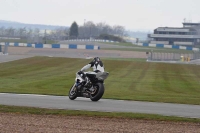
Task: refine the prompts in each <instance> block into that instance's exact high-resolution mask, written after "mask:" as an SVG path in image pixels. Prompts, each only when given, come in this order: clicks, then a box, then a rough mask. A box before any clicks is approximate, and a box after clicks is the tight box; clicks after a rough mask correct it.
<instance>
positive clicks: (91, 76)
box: [69, 72, 109, 101]
mask: <svg viewBox="0 0 200 133" xmlns="http://www.w3.org/2000/svg"><path fill="white" fill-rule="evenodd" d="M108 75H109V73H108V72H98V73H96V72H82V73H80V72H77V73H76V78H75V83H74V85H72V87H71V89H70V90H69V99H71V100H74V99H76V98H77V97H86V98H90V99H91V100H92V101H98V100H99V99H101V97H102V96H103V94H104V90H105V88H104V80H105V79H106V78H107V77H108Z"/></svg>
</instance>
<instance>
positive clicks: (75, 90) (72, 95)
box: [69, 83, 77, 100]
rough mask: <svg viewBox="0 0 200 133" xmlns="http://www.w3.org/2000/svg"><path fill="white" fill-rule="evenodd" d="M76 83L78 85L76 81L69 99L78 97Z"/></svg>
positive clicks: (70, 91)
mask: <svg viewBox="0 0 200 133" xmlns="http://www.w3.org/2000/svg"><path fill="white" fill-rule="evenodd" d="M75 85H76V83H74V85H73V86H72V87H71V89H70V90H69V99H70V100H74V99H76V98H77V89H76V86H75Z"/></svg>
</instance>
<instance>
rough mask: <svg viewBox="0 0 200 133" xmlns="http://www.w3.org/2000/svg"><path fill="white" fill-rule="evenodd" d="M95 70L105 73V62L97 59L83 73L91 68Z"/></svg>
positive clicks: (85, 67)
mask: <svg viewBox="0 0 200 133" xmlns="http://www.w3.org/2000/svg"><path fill="white" fill-rule="evenodd" d="M91 67H92V68H93V71H94V72H96V73H97V72H104V65H103V62H102V61H101V59H100V58H99V57H95V58H94V59H93V60H92V61H91V62H90V63H89V64H87V65H85V66H84V67H83V68H82V69H81V71H85V70H87V69H89V68H91Z"/></svg>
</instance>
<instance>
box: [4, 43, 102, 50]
mask: <svg viewBox="0 0 200 133" xmlns="http://www.w3.org/2000/svg"><path fill="white" fill-rule="evenodd" d="M1 45H8V46H14V47H33V48H66V49H88V50H98V49H100V47H99V46H95V45H90V44H88V45H87V44H86V45H78V44H42V43H41V44H30V43H8V42H3V43H1Z"/></svg>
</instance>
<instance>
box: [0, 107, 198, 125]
mask: <svg viewBox="0 0 200 133" xmlns="http://www.w3.org/2000/svg"><path fill="white" fill-rule="evenodd" d="M0 112H2V113H17V114H35V115H62V116H88V117H107V118H124V119H143V120H159V121H174V122H194V123H200V119H197V118H182V117H174V116H161V115H154V114H140V113H117V112H96V111H77V110H62V109H59V110H58V109H57V110H56V109H42V108H30V107H16V106H4V105H0Z"/></svg>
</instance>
